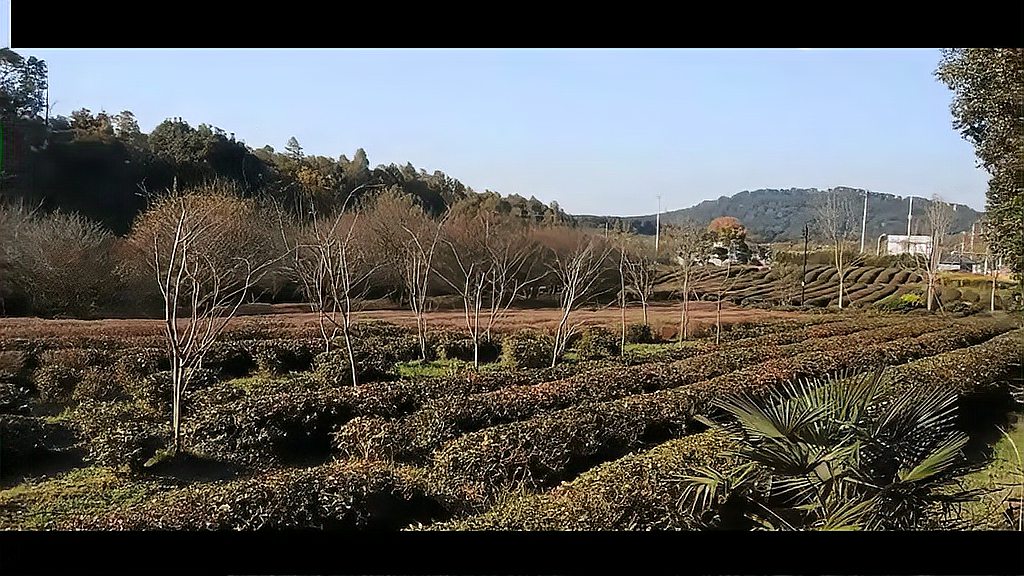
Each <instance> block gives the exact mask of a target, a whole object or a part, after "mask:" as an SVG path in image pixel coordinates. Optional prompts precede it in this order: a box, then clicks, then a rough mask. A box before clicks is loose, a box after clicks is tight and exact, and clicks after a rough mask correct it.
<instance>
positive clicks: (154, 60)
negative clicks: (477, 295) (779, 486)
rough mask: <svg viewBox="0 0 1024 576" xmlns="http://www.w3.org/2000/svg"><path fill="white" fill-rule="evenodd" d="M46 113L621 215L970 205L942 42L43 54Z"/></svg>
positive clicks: (972, 186)
mask: <svg viewBox="0 0 1024 576" xmlns="http://www.w3.org/2000/svg"><path fill="white" fill-rule="evenodd" d="M18 52H19V53H21V54H23V55H35V56H38V57H40V58H43V59H45V60H46V61H47V62H48V64H49V67H50V98H51V102H55V103H56V104H55V108H54V111H55V113H58V114H64V115H67V114H70V112H71V111H72V110H75V109H78V108H82V107H86V108H89V109H91V110H92V111H94V112H96V111H99V110H100V109H105V110H107V111H108V112H119V111H121V110H125V109H127V110H131V111H133V112H134V113H135V114H136V116H137V117H138V119H139V123H140V125H141V127H142V129H143V130H145V131H149V130H151V129H152V128H153V127H154V126H155V125H156V124H158V123H159V122H161V121H162V120H164V119H165V118H168V117H171V116H181V117H183V118H184V119H185V120H187V121H188V122H189V123H191V124H192V125H198V124H200V123H208V124H213V125H215V126H219V127H221V128H223V129H225V130H226V131H228V132H234V133H235V135H236V138H239V139H241V140H244V141H245V142H246V143H247V144H249V145H250V146H254V147H260V146H263V145H264V144H270V145H271V146H274V147H275V148H276V149H278V150H282V149H283V148H284V144H285V142H286V141H287V140H288V138H289V137H290V136H295V137H296V138H298V140H299V142H300V143H301V144H302V146H303V147H304V148H305V150H306V152H307V153H310V154H321V155H328V156H332V157H337V156H339V155H340V154H346V155H348V156H349V157H351V156H352V153H353V152H354V151H355V149H356V148H359V147H362V148H364V149H365V150H366V152H367V154H368V156H369V159H370V163H371V165H373V166H376V165H378V164H385V163H390V162H397V163H401V164H404V163H405V162H412V163H413V165H415V166H416V167H417V168H426V169H427V170H428V171H430V172H432V171H434V170H443V171H444V172H446V173H447V174H449V175H451V176H454V177H456V178H458V179H460V180H461V181H462V182H464V183H465V184H467V185H469V186H472V187H473V188H474V189H476V190H478V191H482V190H484V189H485V188H489V189H492V190H497V191H500V192H502V193H505V194H508V193H518V194H522V195H524V196H527V197H528V196H530V195H535V196H536V197H537V198H539V199H541V200H543V201H545V202H550V201H551V200H557V201H558V203H559V204H560V205H561V206H562V208H564V209H566V210H568V211H569V212H572V213H589V214H618V215H633V214H644V213H652V212H654V211H655V210H656V206H657V204H656V199H655V197H656V195H657V194H661V196H662V205H663V207H664V208H665V209H666V210H670V209H675V208H683V207H686V206H690V205H693V204H695V203H697V202H699V201H701V200H704V199H713V198H717V197H719V196H723V195H730V194H733V193H736V192H739V191H741V190H753V189H757V188H790V187H818V188H827V187H830V186H855V187H864V188H868V189H871V190H875V191H879V192H889V193H893V194H899V195H908V194H912V195H915V196H931V195H932V194H936V193H937V194H940V195H942V196H943V197H944V198H946V199H947V200H951V201H955V202H961V203H965V204H968V205H970V206H972V207H974V208H978V209H981V208H983V205H984V191H985V188H986V182H987V179H988V176H987V174H986V173H985V172H984V171H983V170H980V169H978V168H976V160H975V156H974V150H973V148H972V147H971V145H970V144H969V143H967V142H966V141H964V140H962V139H961V138H960V136H959V134H957V133H956V132H955V131H954V130H953V128H952V125H951V117H950V113H949V103H950V100H951V93H950V91H949V90H948V89H947V88H946V87H945V86H944V85H942V84H941V83H939V82H938V81H937V80H936V79H935V78H934V76H933V74H932V73H933V71H934V69H935V66H936V64H937V63H938V61H939V57H940V54H939V50H938V49H914V50H911V49H897V50H879V49H872V50H832V49H827V50H782V49H772V50H753V49H742V50H741V49H729V50H724V49H722V50H696V49H687V50H650V49H634V50H535V49H521V50H437V49H431V50H380V49H378V50H315V51H314V50H68V49H62V50H43V49H31V48H21V49H18Z"/></svg>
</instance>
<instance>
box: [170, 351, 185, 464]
mask: <svg viewBox="0 0 1024 576" xmlns="http://www.w3.org/2000/svg"><path fill="white" fill-rule="evenodd" d="M183 376H184V375H183V374H182V366H181V362H180V360H179V359H178V358H174V359H172V361H171V388H172V391H171V394H172V396H171V428H172V430H173V432H174V441H173V442H174V443H173V445H172V450H173V452H174V453H175V454H177V453H178V452H179V451H180V450H181V444H182V442H181V387H182V386H181V385H182V379H183Z"/></svg>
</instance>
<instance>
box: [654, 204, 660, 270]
mask: <svg viewBox="0 0 1024 576" xmlns="http://www.w3.org/2000/svg"><path fill="white" fill-rule="evenodd" d="M660 239H661V194H658V213H657V214H656V215H655V216H654V256H655V258H657V256H658V241H659V240H660Z"/></svg>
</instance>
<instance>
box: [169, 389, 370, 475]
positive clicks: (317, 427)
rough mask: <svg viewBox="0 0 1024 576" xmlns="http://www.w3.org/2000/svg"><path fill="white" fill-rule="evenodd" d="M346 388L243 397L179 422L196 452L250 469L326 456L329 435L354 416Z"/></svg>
mask: <svg viewBox="0 0 1024 576" xmlns="http://www.w3.org/2000/svg"><path fill="white" fill-rule="evenodd" d="M349 390H351V388H313V389H300V390H294V391H290V392H275V393H268V394H249V395H246V396H244V397H243V398H241V399H238V400H236V401H233V402H227V403H204V404H202V405H200V406H197V407H196V408H197V409H196V410H195V413H194V415H193V416H192V417H190V418H187V419H186V420H185V422H184V425H185V428H186V432H187V444H188V445H189V446H190V447H191V448H192V449H194V450H195V451H196V452H197V453H198V454H201V455H204V456H208V457H211V458H216V459H219V460H224V461H227V462H232V463H236V464H241V465H244V466H251V467H264V466H270V465H277V464H281V463H287V462H290V461H296V460H299V461H301V460H308V459H311V458H312V459H319V460H320V461H323V460H325V459H326V458H327V456H328V455H329V454H330V434H331V432H332V431H333V430H334V429H335V427H336V426H337V425H338V424H339V423H340V422H344V421H347V420H349V419H350V418H352V417H353V416H354V410H353V404H354V400H353V397H352V395H350V394H349Z"/></svg>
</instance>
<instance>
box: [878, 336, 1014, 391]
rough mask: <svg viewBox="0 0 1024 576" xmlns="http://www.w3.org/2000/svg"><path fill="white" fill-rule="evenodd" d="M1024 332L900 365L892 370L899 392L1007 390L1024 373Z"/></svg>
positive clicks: (998, 337) (997, 337)
mask: <svg viewBox="0 0 1024 576" xmlns="http://www.w3.org/2000/svg"><path fill="white" fill-rule="evenodd" d="M1022 349H1024V329H1017V330H1013V331H1010V332H1007V333H1005V334H1001V335H999V336H996V337H994V338H992V339H991V340H988V341H986V342H982V343H980V344H976V345H974V346H969V347H966V348H961V349H959V350H952V351H949V352H944V353H942V354H938V355H936V356H931V357H928V358H922V359H920V360H917V361H914V362H910V363H908V364H904V365H902V366H898V367H896V368H894V369H893V371H892V376H893V377H892V380H893V382H894V383H895V384H894V386H895V388H896V389H897V390H896V391H897V392H898V391H899V390H902V389H904V388H908V387H909V388H916V389H922V390H928V389H932V388H936V387H939V388H944V389H946V388H949V389H953V390H955V391H956V392H957V393H958V394H961V395H969V394H979V393H983V392H986V391H988V390H989V389H992V388H998V387H1004V388H1005V387H1006V386H1007V384H1008V383H1009V381H1010V380H1011V379H1012V378H1013V377H1014V376H1018V377H1019V376H1020V373H1021V364H1022V358H1021V350H1022Z"/></svg>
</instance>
